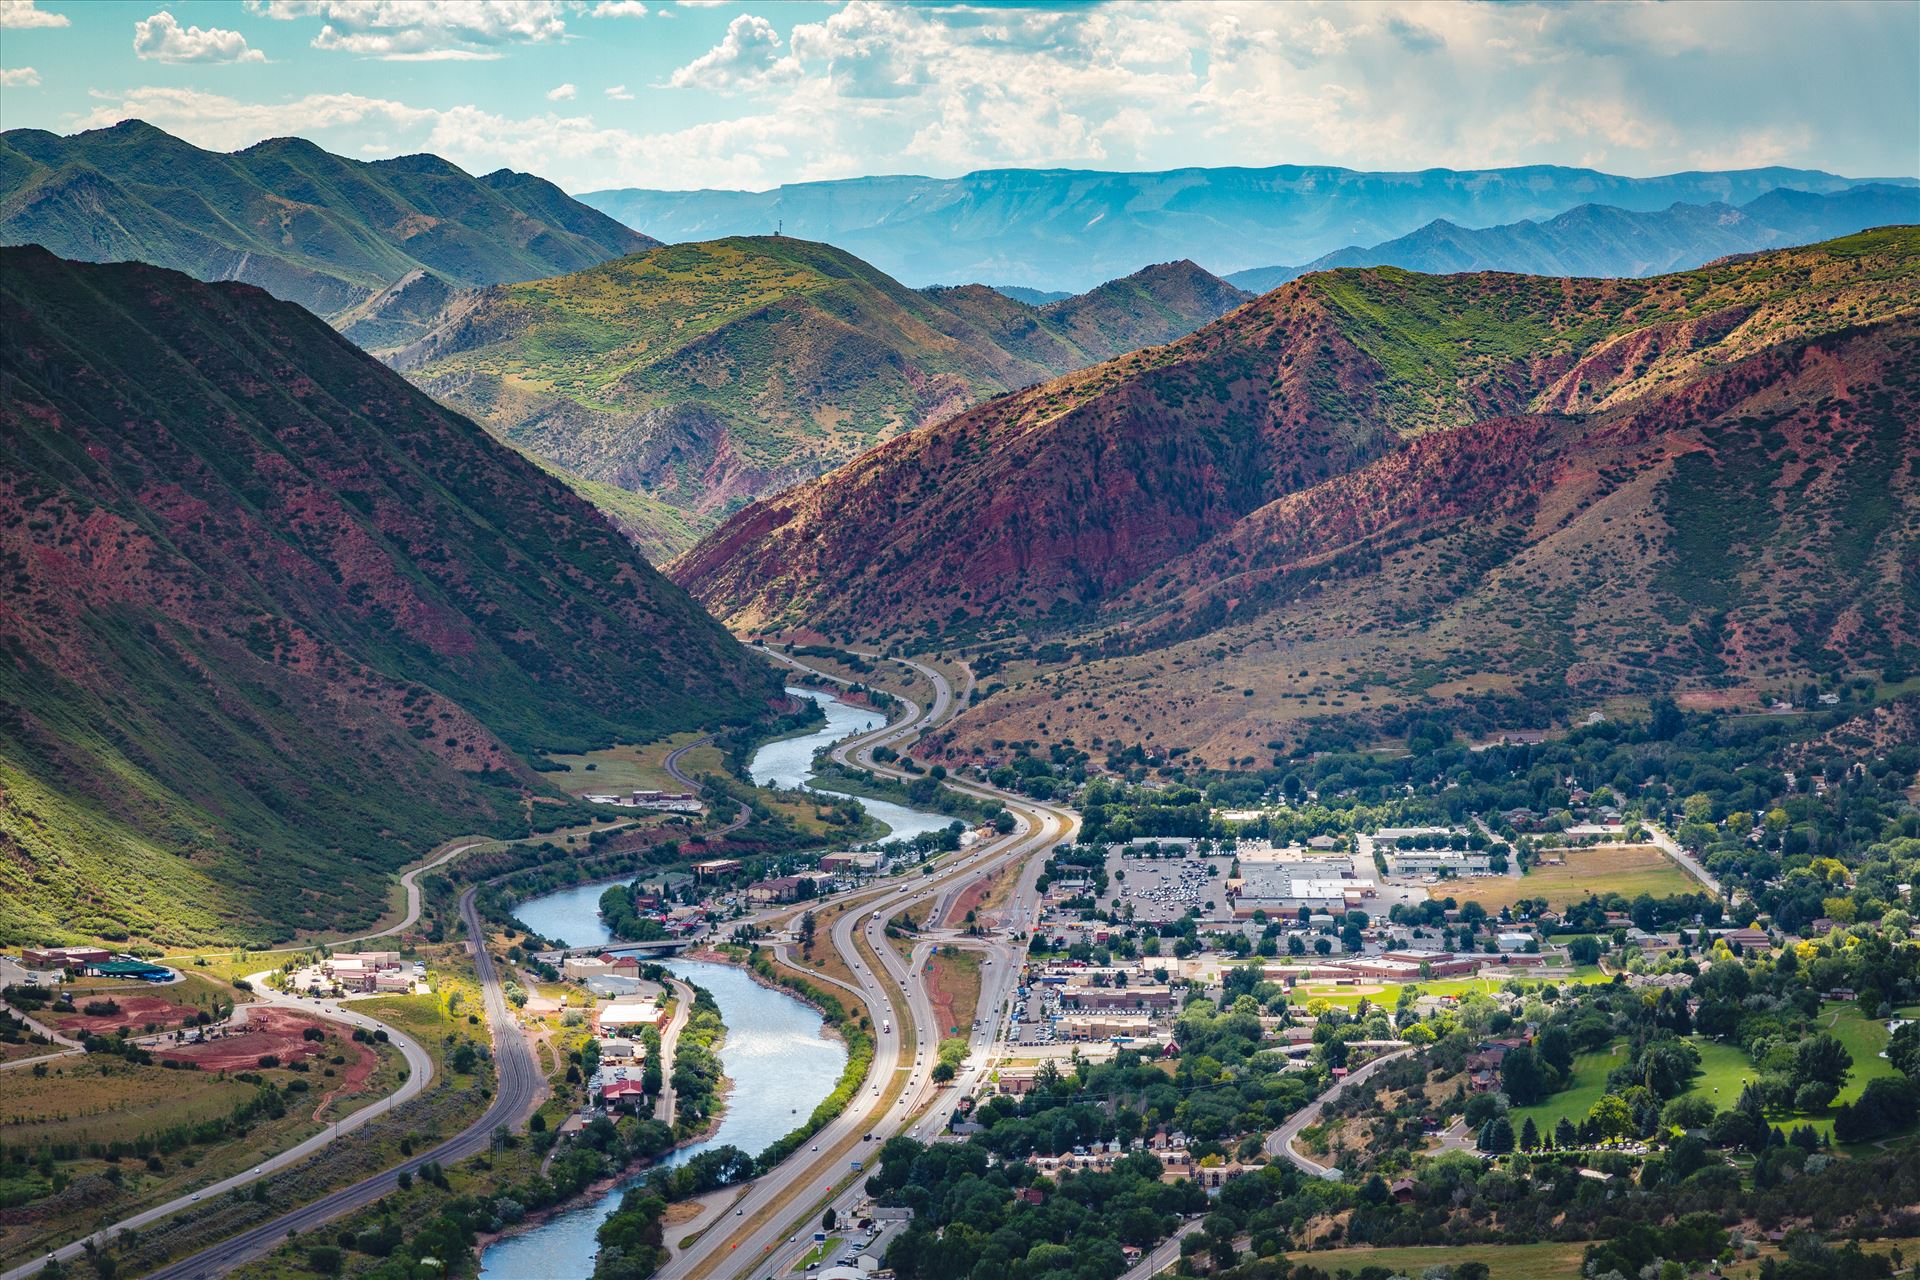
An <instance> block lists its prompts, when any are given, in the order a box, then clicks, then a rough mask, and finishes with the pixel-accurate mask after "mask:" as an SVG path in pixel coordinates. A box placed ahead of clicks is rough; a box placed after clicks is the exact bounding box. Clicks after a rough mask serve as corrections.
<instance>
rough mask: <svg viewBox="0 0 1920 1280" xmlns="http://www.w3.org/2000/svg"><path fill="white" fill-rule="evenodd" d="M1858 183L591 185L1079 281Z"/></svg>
mask: <svg viewBox="0 0 1920 1280" xmlns="http://www.w3.org/2000/svg"><path fill="white" fill-rule="evenodd" d="M1854 185H1857V184H1856V183H1855V182H1853V181H1852V180H1850V179H1846V178H1839V177H1835V176H1834V175H1833V174H1829V173H1820V172H1818V171H1813V170H1804V169H1783V168H1767V169H1745V170H1738V171H1734V172H1725V173H1678V174H1669V175H1667V176H1664V177H1657V178H1623V177H1619V176H1617V175H1614V174H1607V173H1600V172H1597V171H1595V170H1592V169H1569V168H1562V167H1558V166H1552V165H1534V166H1529V167H1525V168H1515V169H1484V170H1451V169H1426V170H1422V171H1420V172H1418V173H1361V172H1356V171H1354V170H1352V169H1340V168H1334V167H1330V166H1301V165H1278V166H1275V167H1272V168H1266V169H1239V168H1235V169H1176V170H1171V171H1168V172H1165V173H1101V172H1096V171H1089V170H1065V169H993V170H983V171H981V172H978V173H970V174H966V175H965V176H963V177H958V178H920V177H876V178H854V179H848V180H846V181H839V182H808V183H796V184H793V185H789V186H782V187H776V188H774V189H772V190H770V191H646V190H637V189H628V190H612V191H591V192H587V193H586V194H584V195H582V196H581V197H580V199H581V200H583V201H584V202H586V203H587V204H590V205H592V206H593V207H594V208H596V209H600V210H602V211H603V212H606V213H608V214H611V215H612V216H614V217H616V218H618V219H620V220H621V221H622V222H624V223H626V224H627V225H628V226H630V227H638V228H642V229H644V230H645V231H647V232H648V234H650V235H656V236H659V237H661V238H662V239H665V240H711V239H714V238H717V237H721V236H731V235H753V234H760V233H764V232H765V231H767V230H768V229H770V228H772V227H774V226H775V225H776V224H783V225H784V226H785V228H786V230H787V231H788V232H790V233H791V234H793V235H796V236H800V237H803V238H805V239H809V240H824V241H827V242H828V243H831V244H836V245H839V246H840V247H841V248H843V249H846V250H847V251H848V252H850V253H855V254H858V255H859V256H860V257H861V258H863V259H865V260H866V261H868V262H871V263H873V264H874V265H875V266H876V267H878V268H879V269H880V270H882V271H884V272H886V273H887V274H889V275H891V276H893V277H894V278H896V279H899V280H904V281H906V282H907V283H909V284H932V283H935V282H946V281H953V280H995V281H1006V282H1011V283H1015V284H1018V285H1021V286H1024V287H1027V288H1031V289H1063V290H1068V291H1071V292H1079V291H1082V290H1085V289H1090V288H1092V287H1093V286H1094V285H1096V284H1098V283H1099V282H1100V281H1102V280H1108V279H1112V278H1113V277H1115V276H1120V275H1124V274H1126V273H1128V272H1131V271H1134V270H1136V269H1138V267H1139V266H1140V264H1141V263H1143V262H1164V261H1167V260H1168V259H1179V258H1191V259H1193V260H1194V261H1196V262H1203V263H1205V264H1207V266H1208V268H1209V269H1210V270H1213V271H1216V272H1231V271H1240V270H1244V269H1246V268H1249V267H1257V266H1260V265H1262V264H1265V263H1273V262H1286V263H1299V262H1310V261H1312V260H1313V259H1315V258H1318V257H1320V256H1321V255H1322V254H1326V253H1331V252H1333V251H1334V250H1336V249H1338V248H1340V247H1341V246H1343V245H1351V244H1356V243H1357V244H1372V243H1376V242H1378V241H1381V240H1387V239H1391V238H1393V237H1395V236H1402V235H1405V234H1407V233H1408V232H1410V231H1413V230H1415V229H1416V228H1419V227H1422V226H1425V225H1426V224H1427V223H1429V222H1432V221H1433V220H1434V219H1436V218H1445V219H1448V220H1450V221H1452V222H1455V223H1458V224H1460V225H1463V226H1471V227H1488V226H1495V225H1498V224H1502V223H1508V222H1515V221H1519V220H1521V219H1536V218H1550V217H1553V216H1554V215H1556V214H1560V213H1564V212H1566V211H1567V210H1569V209H1572V208H1574V207H1576V206H1578V205H1584V204H1606V205H1613V206H1617V207H1619V208H1621V209H1628V210H1636V211H1652V210H1659V209H1665V208H1666V207H1667V206H1669V205H1671V204H1673V203H1675V202H1676V201H1680V202H1685V203H1689V204H1711V203H1716V202H1717V203H1725V204H1736V205H1737V204H1744V203H1746V202H1747V201H1750V200H1752V199H1754V198H1756V197H1758V196H1761V195H1764V194H1766V193H1767V192H1769V191H1772V190H1774V189H1776V188H1780V187H1786V188H1790V189H1793V190H1799V191H1813V192H1828V191H1841V190H1845V189H1846V188H1848V187H1851V186H1854ZM1267 287H1268V288H1271V287H1272V285H1268V286H1267Z"/></svg>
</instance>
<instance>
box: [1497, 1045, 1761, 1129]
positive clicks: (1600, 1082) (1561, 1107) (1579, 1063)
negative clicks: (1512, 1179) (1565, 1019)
mask: <svg viewBox="0 0 1920 1280" xmlns="http://www.w3.org/2000/svg"><path fill="white" fill-rule="evenodd" d="M1691 1043H1692V1045H1693V1047H1694V1048H1696V1049H1698V1050H1699V1051H1700V1074H1699V1075H1697V1076H1695V1077H1694V1080H1693V1087H1692V1088H1691V1089H1689V1090H1687V1094H1688V1096H1690V1097H1691V1096H1693V1095H1696V1094H1698V1095H1703V1096H1706V1097H1709V1098H1712V1099H1713V1103H1714V1106H1715V1107H1717V1108H1718V1109H1720V1110H1722V1111H1725V1110H1726V1109H1727V1108H1728V1107H1731V1106H1732V1105H1733V1104H1734V1103H1735V1102H1736V1101H1738V1100H1739V1097H1740V1090H1741V1089H1743V1088H1745V1087H1746V1084H1747V1082H1748V1081H1749V1080H1752V1079H1754V1078H1755V1077H1756V1076H1757V1075H1758V1074H1759V1073H1758V1072H1756V1071H1755V1070H1754V1069H1753V1064H1752V1063H1750V1062H1748V1061H1747V1055H1746V1054H1744V1053H1742V1052H1740V1050H1739V1048H1738V1047H1737V1046H1734V1045H1730V1044H1720V1043H1718V1042H1717V1041H1712V1040H1703V1039H1701V1038H1699V1037H1697V1036H1696V1037H1693V1039H1692V1041H1691ZM1624 1061H1626V1044H1625V1042H1624V1041H1620V1042H1617V1043H1615V1044H1614V1045H1612V1046H1611V1047H1610V1048H1607V1049H1602V1050H1599V1051H1597V1052H1594V1053H1583V1054H1580V1055H1579V1056H1577V1057H1576V1058H1574V1060H1573V1084H1572V1086H1571V1087H1569V1088H1566V1089H1563V1090H1561V1091H1560V1092H1559V1093H1556V1094H1554V1095H1553V1096H1552V1097H1551V1098H1548V1099H1547V1100H1546V1101H1545V1102H1541V1103H1536V1104H1535V1105H1533V1106H1531V1107H1515V1108H1514V1110H1513V1125H1514V1128H1515V1129H1518V1128H1519V1127H1520V1126H1521V1125H1522V1124H1523V1123H1524V1122H1525V1121H1526V1120H1528V1119H1531V1120H1532V1121H1533V1122H1534V1123H1535V1124H1536V1125H1538V1126H1539V1127H1540V1132H1541V1133H1542V1134H1547V1133H1551V1132H1552V1131H1553V1127H1554V1125H1556V1124H1558V1123H1559V1122H1560V1120H1561V1119H1562V1118H1563V1117H1564V1118H1566V1119H1568V1120H1571V1121H1572V1122H1573V1123H1575V1124H1578V1123H1580V1121H1581V1120H1583V1119H1585V1118H1586V1114H1587V1112H1589V1111H1591V1110H1592V1109H1593V1104H1594V1103H1595V1102H1598V1101H1599V1100H1600V1097H1601V1095H1602V1094H1604V1093H1606V1091H1607V1073H1608V1072H1610V1071H1612V1070H1613V1069H1614V1068H1615V1067H1617V1066H1619V1065H1620V1064H1621V1063H1622V1062H1624Z"/></svg>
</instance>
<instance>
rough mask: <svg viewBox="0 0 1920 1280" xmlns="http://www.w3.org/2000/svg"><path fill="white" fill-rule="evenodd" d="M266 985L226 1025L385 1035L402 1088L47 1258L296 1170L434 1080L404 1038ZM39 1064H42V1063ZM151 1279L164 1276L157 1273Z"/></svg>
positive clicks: (13, 1276) (21, 1269) (259, 977)
mask: <svg viewBox="0 0 1920 1280" xmlns="http://www.w3.org/2000/svg"><path fill="white" fill-rule="evenodd" d="M266 979H267V974H266V973H264V972H263V973H257V974H254V975H253V977H252V978H251V979H250V981H251V982H252V983H253V987H254V991H255V993H256V995H257V997H258V999H257V1000H256V1002H255V1003H253V1004H250V1005H240V1006H238V1007H237V1008H236V1009H235V1010H234V1015H233V1017H232V1019H231V1020H230V1025H233V1026H236V1027H237V1026H240V1025H242V1024H244V1023H245V1022H246V1020H247V1018H248V1016H249V1013H250V1011H251V1010H254V1009H259V1008H265V1007H269V1006H274V1007H279V1008H287V1009H298V1010H299V1011H300V1012H302V1013H306V1014H311V1015H312V1016H314V1017H317V1018H322V1019H324V1020H326V1021H329V1022H339V1023H345V1024H347V1025H349V1026H353V1027H359V1028H363V1029H365V1030H368V1031H384V1032H386V1033H387V1039H388V1041H389V1042H390V1043H391V1044H393V1046H394V1047H395V1048H397V1049H399V1050H400V1053H401V1055H402V1056H403V1057H404V1058H405V1059H406V1062H407V1079H406V1081H405V1083H403V1084H402V1085H401V1086H400V1087H399V1088H398V1089H396V1090H394V1091H393V1092H392V1093H390V1094H388V1095H387V1096H386V1097H384V1098H381V1099H379V1100H377V1101H375V1102H372V1103H369V1104H368V1105H367V1106H365V1107H362V1108H361V1109H360V1110H358V1111H356V1112H354V1113H353V1114H352V1115H349V1116H347V1117H345V1118H344V1119H342V1120H340V1121H338V1122H337V1123H335V1124H332V1125H330V1126H328V1127H327V1128H325V1129H323V1130H321V1131H320V1132H319V1133H316V1134H314V1135H313V1136H312V1137H310V1138H307V1139H306V1140H304V1141H302V1142H300V1143H297V1144H295V1145H294V1146H291V1147H288V1148H287V1149H286V1150H285V1151H282V1152H279V1153H278V1154H276V1155H271V1156H267V1157H265V1158H264V1159H262V1160H261V1161H260V1162H259V1163H258V1164H256V1165H255V1166H253V1167H252V1168H251V1169H247V1170H245V1171H243V1172H241V1173H236V1174H234V1175H232V1176H231V1177H227V1178H222V1179H221V1180H220V1181H218V1182H213V1183H209V1184H208V1185H206V1186H204V1187H200V1188H198V1189H196V1190H194V1191H190V1192H188V1193H187V1194H186V1195H182V1196H176V1197H175V1198H173V1199H172V1200H169V1201H167V1202H166V1203H164V1204H157V1205H154V1206H153V1207H152V1208H149V1209H143V1210H141V1211H140V1212H139V1213H136V1214H133V1215H131V1216H129V1217H126V1218H122V1219H121V1220H120V1221H118V1222H116V1223H114V1224H112V1225H111V1226H108V1227H103V1228H101V1229H100V1230H99V1231H96V1232H94V1233H93V1234H92V1235H89V1236H86V1237H83V1238H82V1239H80V1240H74V1241H72V1242H70V1243H68V1244H66V1245H63V1246H62V1247H61V1248H59V1249H57V1250H55V1251H54V1253H53V1254H52V1255H51V1256H54V1257H58V1258H59V1259H60V1260H61V1261H62V1262H71V1261H73V1260H74V1259H76V1258H78V1257H80V1256H81V1255H82V1254H83V1253H84V1252H85V1251H86V1246H87V1244H89V1243H91V1244H93V1245H94V1246H95V1247H96V1248H98V1247H100V1246H103V1245H105V1244H107V1243H108V1242H110V1241H112V1240H114V1239H115V1238H117V1237H118V1236H119V1235H120V1234H121V1233H122V1232H126V1231H132V1230H136V1229H138V1228H140V1227H144V1226H146V1225H147V1224H148V1223H151V1222H158V1221H160V1220H161V1219H162V1218H166V1217H170V1216H171V1215H173V1214H175V1213H178V1212H180V1211H181V1210H182V1209H187V1208H191V1207H192V1206H193V1205H195V1204H197V1203H199V1202H200V1201H202V1200H212V1199H215V1198H217V1197H219V1196H221V1195H223V1194H225V1193H226V1192H228V1191H232V1190H234V1189H236V1188H238V1187H244V1186H247V1185H249V1184H251V1183H253V1182H256V1181H258V1180H259V1179H261V1178H270V1177H272V1176H273V1175H274V1174H276V1173H279V1172H280V1171H281V1170H283V1169H287V1168H290V1167H292V1166H293V1165H296V1164H299V1163H300V1162H301V1161H303V1160H305V1159H306V1158H307V1157H308V1156H310V1155H313V1154H314V1153H315V1152H317V1151H319V1150H321V1149H322V1148H323V1147H325V1146H326V1145H327V1144H328V1143H330V1142H334V1141H337V1140H338V1139H340V1138H342V1137H344V1136H346V1135H348V1134H350V1133H352V1132H353V1131H354V1130H356V1129H359V1128H360V1127H361V1126H363V1125H365V1124H368V1123H370V1122H371V1121H373V1120H375V1119H377V1118H378V1117H380V1116H383V1115H385V1114H386V1113H387V1112H389V1111H391V1110H393V1109H394V1108H395V1107H397V1106H400V1105H402V1104H403V1103H406V1102H408V1101H410V1100H411V1099H413V1098H416V1097H418V1096H419V1095H420V1093H421V1092H422V1091H423V1090H425V1089H426V1087H427V1084H428V1082H429V1081H431V1080H432V1079H433V1059H432V1058H430V1057H429V1056H427V1051H426V1050H425V1049H422V1048H421V1047H420V1046H419V1044H417V1043H416V1042H415V1041H414V1040H413V1039H412V1037H410V1036H407V1035H403V1034H402V1033H401V1032H399V1031H397V1030H395V1029H394V1028H393V1027H390V1026H388V1025H387V1024H386V1023H384V1022H381V1021H380V1020H379V1019H377V1018H370V1017H367V1016H366V1015H365V1014H360V1013H354V1012H353V1011H352V1010H350V1009H347V1008H344V1007H339V1008H335V1007H330V1006H327V1005H326V1003H325V1002H322V1001H310V1000H303V999H300V998H298V997H295V996H290V995H286V994H284V993H282V992H277V991H274V990H272V989H271V988H269V987H268V986H267V985H266ZM160 1038H161V1037H157V1036H150V1037H145V1038H144V1039H145V1040H146V1041H147V1042H149V1043H151V1042H155V1041H157V1040H159V1039H160ZM42 1060H43V1061H44V1059H42ZM46 1263H47V1257H46V1256H43V1257H40V1258H36V1259H35V1260H33V1261H32V1262H27V1263H23V1264H21V1265H20V1266H18V1267H15V1268H13V1269H12V1270H10V1271H8V1272H6V1273H5V1275H4V1277H0V1280H17V1278H18V1277H24V1276H30V1275H32V1274H33V1273H34V1272H36V1271H38V1270H40V1268H42V1267H44V1266H45V1265H46ZM155 1274H166V1273H165V1272H157V1273H155Z"/></svg>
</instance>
